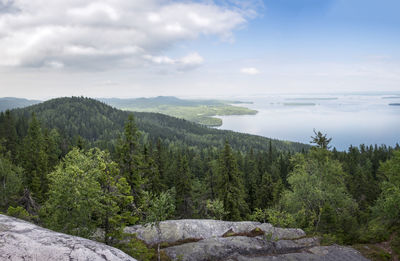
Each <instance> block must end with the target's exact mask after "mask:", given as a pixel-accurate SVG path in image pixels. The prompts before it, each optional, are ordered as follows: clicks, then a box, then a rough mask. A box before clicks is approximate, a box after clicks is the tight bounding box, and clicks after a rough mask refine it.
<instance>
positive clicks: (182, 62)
mask: <svg viewBox="0 0 400 261" xmlns="http://www.w3.org/2000/svg"><path fill="white" fill-rule="evenodd" d="M144 58H145V59H146V60H148V61H149V62H151V63H153V64H155V65H176V68H177V69H178V70H179V71H188V70H192V69H195V68H197V67H199V66H200V65H202V64H203V62H204V59H203V57H201V56H200V55H199V54H198V53H196V52H194V53H190V54H188V55H186V56H184V57H181V58H178V59H172V58H170V57H168V56H152V55H145V56H144Z"/></svg>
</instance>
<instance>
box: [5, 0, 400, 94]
mask: <svg viewBox="0 0 400 261" xmlns="http://www.w3.org/2000/svg"><path fill="white" fill-rule="evenodd" d="M399 13H400V1H398V0H379V1H378V0H264V1H261V0H249V1H239V0H218V1H217V0H215V1H212V0H204V1H201V0H197V1H196V0H182V1H166V0H129V1H127V0H102V1H96V0H63V1H62V0H52V1H48V0H46V1H44V0H0V97H6V96H8V97H10V96H12V97H24V98H33V99H49V98H52V97H59V96H81V95H82V96H89V97H120V98H130V97H143V96H146V97H149V96H158V95H175V96H179V97H205V98H206V97H207V98H208V97H232V96H252V95H263V94H270V93H315V92H317V93H335V92H380V91H387V92H390V91H393V92H399V91H400V15H399Z"/></svg>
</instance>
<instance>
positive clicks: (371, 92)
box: [0, 91, 400, 101]
mask: <svg viewBox="0 0 400 261" xmlns="http://www.w3.org/2000/svg"><path fill="white" fill-rule="evenodd" d="M271 95H293V96H296V95H303V96H304V95H367V96H368V95H373V96H375V95H376V96H379V95H400V91H349V92H304V93H294V92H293V93H290V92H280V93H279V92H275V93H255V94H243V95H222V94H221V95H215V96H201V95H147V96H126V97H124V96H108V97H107V96H98V97H96V96H86V95H60V96H52V97H26V96H3V97H0V98H18V99H27V100H38V101H47V100H51V99H56V98H62V97H85V98H92V99H113V98H114V99H137V98H156V97H176V98H180V99H209V100H211V99H231V98H251V97H255V98H256V97H260V96H261V97H263V96H271Z"/></svg>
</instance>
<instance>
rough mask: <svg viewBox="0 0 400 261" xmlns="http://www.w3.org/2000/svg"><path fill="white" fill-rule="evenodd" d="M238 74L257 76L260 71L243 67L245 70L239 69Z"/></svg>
mask: <svg viewBox="0 0 400 261" xmlns="http://www.w3.org/2000/svg"><path fill="white" fill-rule="evenodd" d="M240 72H241V73H244V74H248V75H256V74H259V73H260V71H259V70H257V69H256V68H254V67H245V68H242V69H240Z"/></svg>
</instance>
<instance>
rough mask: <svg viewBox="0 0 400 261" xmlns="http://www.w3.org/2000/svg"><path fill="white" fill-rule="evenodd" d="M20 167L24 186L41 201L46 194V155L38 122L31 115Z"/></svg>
mask: <svg viewBox="0 0 400 261" xmlns="http://www.w3.org/2000/svg"><path fill="white" fill-rule="evenodd" d="M20 158H21V165H22V167H23V168H24V170H25V179H24V185H25V187H27V188H28V189H29V190H30V191H31V192H32V193H33V195H34V197H35V198H36V199H37V200H39V201H41V200H43V196H44V194H45V193H46V192H47V186H48V181H47V172H48V155H47V153H46V145H45V140H44V137H43V133H42V129H41V126H40V122H39V121H38V120H37V118H36V116H35V115H34V114H33V115H32V119H31V122H30V124H29V128H28V134H27V136H26V137H25V139H24V141H23V149H22V152H21V156H20Z"/></svg>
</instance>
